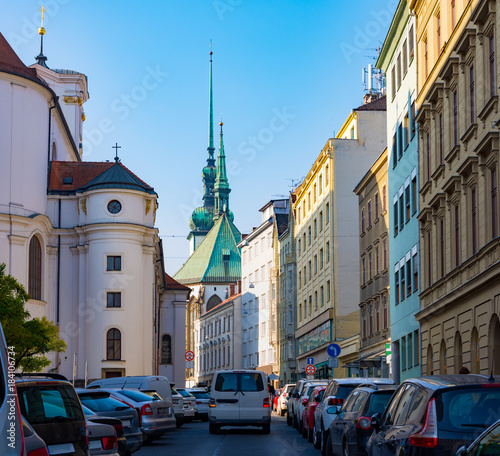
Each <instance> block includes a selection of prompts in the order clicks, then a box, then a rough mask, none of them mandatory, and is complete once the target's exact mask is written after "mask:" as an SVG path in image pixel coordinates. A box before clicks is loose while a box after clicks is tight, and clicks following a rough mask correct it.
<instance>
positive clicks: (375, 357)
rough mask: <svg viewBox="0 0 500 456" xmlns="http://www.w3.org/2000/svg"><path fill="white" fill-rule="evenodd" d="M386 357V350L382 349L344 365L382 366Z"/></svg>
mask: <svg viewBox="0 0 500 456" xmlns="http://www.w3.org/2000/svg"><path fill="white" fill-rule="evenodd" d="M384 358H385V350H380V351H378V352H375V353H370V354H369V355H366V356H363V357H362V358H358V359H357V360H355V361H351V362H349V363H347V364H344V366H343V367H381V365H382V361H383V359H384Z"/></svg>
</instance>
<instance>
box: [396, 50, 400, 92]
mask: <svg viewBox="0 0 500 456" xmlns="http://www.w3.org/2000/svg"><path fill="white" fill-rule="evenodd" d="M396 64H397V75H396V77H397V78H398V89H399V86H400V85H401V54H399V55H398V58H397V61H396Z"/></svg>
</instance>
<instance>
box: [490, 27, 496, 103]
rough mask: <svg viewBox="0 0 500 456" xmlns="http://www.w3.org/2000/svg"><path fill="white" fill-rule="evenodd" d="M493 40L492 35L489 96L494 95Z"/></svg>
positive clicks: (492, 36)
mask: <svg viewBox="0 0 500 456" xmlns="http://www.w3.org/2000/svg"><path fill="white" fill-rule="evenodd" d="M495 80H496V78H495V38H494V35H493V34H492V35H491V36H490V96H494V95H495V93H496V87H495Z"/></svg>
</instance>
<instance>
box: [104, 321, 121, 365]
mask: <svg viewBox="0 0 500 456" xmlns="http://www.w3.org/2000/svg"><path fill="white" fill-rule="evenodd" d="M106 347H107V353H106V359H107V360H109V361H118V360H121V359H122V335H121V333H120V330H119V329H116V328H111V329H110V330H109V331H108V333H107V335H106Z"/></svg>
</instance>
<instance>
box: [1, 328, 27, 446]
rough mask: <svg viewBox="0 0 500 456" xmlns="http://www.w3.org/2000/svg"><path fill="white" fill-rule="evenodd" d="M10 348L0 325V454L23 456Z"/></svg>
mask: <svg viewBox="0 0 500 456" xmlns="http://www.w3.org/2000/svg"><path fill="white" fill-rule="evenodd" d="M8 352H9V350H8V348H7V343H6V342H5V336H4V334H3V329H2V325H0V429H2V432H3V436H2V438H1V439H0V454H1V455H2V456H3V455H5V456H23V454H24V450H25V448H24V439H23V425H22V418H21V413H20V410H19V401H18V400H17V395H16V385H15V382H14V375H13V374H14V367H13V366H12V367H10V369H9V358H8Z"/></svg>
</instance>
